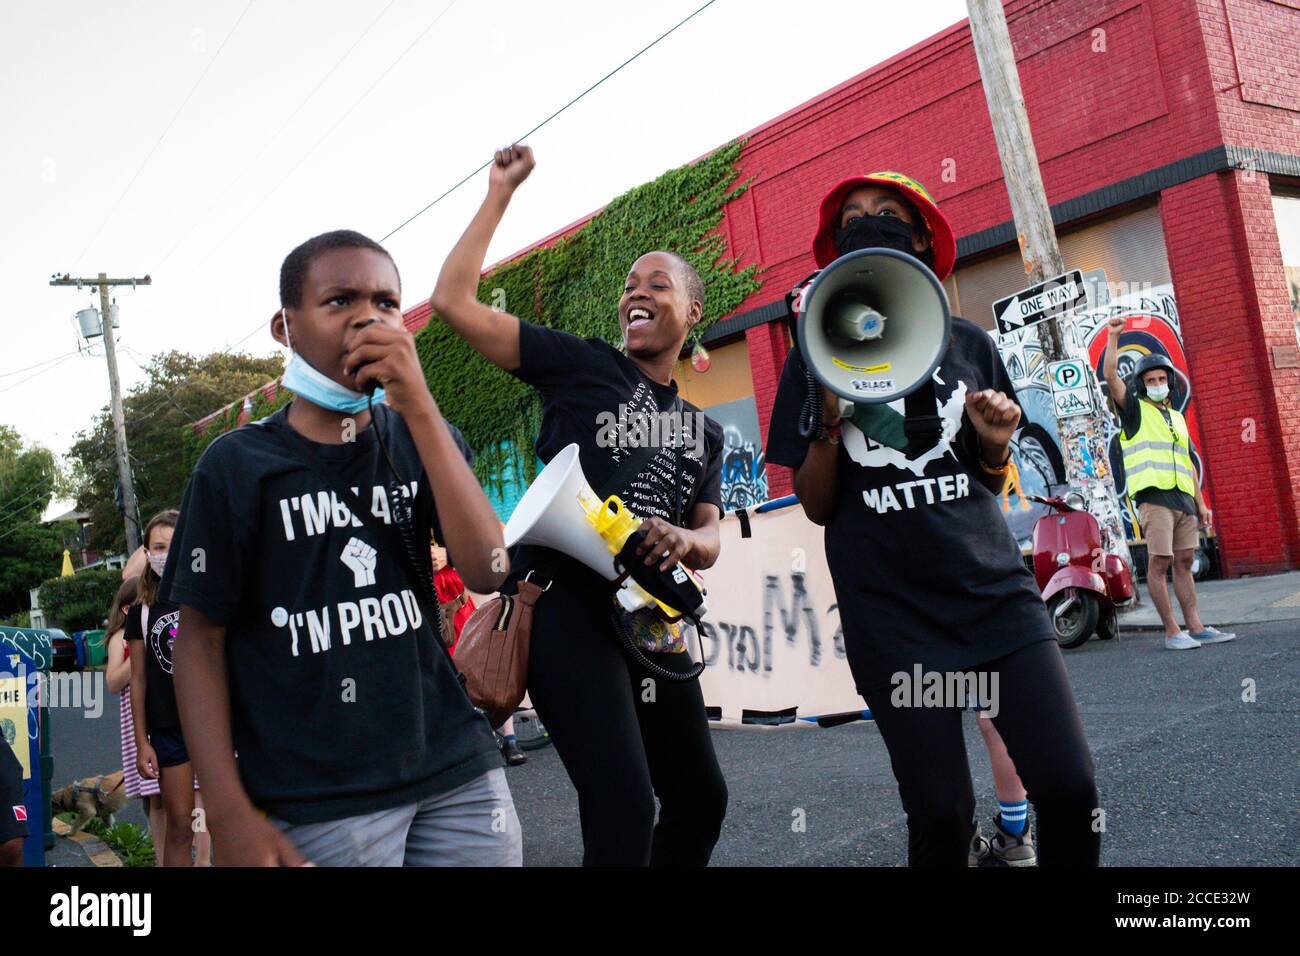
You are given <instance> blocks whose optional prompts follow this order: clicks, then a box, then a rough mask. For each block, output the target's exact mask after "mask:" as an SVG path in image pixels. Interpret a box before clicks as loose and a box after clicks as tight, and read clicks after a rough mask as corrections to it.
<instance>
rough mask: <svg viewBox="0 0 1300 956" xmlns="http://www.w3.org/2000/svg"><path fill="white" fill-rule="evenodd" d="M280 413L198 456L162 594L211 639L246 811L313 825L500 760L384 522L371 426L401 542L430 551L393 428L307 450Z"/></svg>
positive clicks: (441, 786)
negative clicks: (402, 486)
mask: <svg viewBox="0 0 1300 956" xmlns="http://www.w3.org/2000/svg"><path fill="white" fill-rule="evenodd" d="M289 407H292V406H288V407H286V408H284V409H281V410H280V411H277V412H276V413H275V414H273V415H271V416H269V417H267V418H264V419H262V420H260V421H258V422H255V423H252V424H250V425H245V426H244V427H242V428H239V429H236V430H235V431H233V432H230V433H228V434H226V435H223V436H221V437H220V438H218V439H217V440H216V441H214V442H213V443H212V444H211V445H210V446H209V447H208V449H207V450H206V451H205V452H204V454H203V457H202V458H201V459H200V460H199V463H198V465H197V467H196V468H195V470H194V474H193V475H192V476H191V478H190V483H189V486H188V487H187V488H186V490H185V499H184V502H183V503H182V505H181V518H180V522H179V525H178V528H177V532H176V536H175V538H174V539H173V541H172V545H171V555H170V559H169V561H168V563H167V569H166V573H165V574H164V577H163V585H162V588H163V593H165V594H166V595H167V597H168V598H169V599H170V600H172V601H175V602H176V603H178V604H182V605H190V606H192V607H195V608H197V609H198V610H199V611H201V612H203V613H204V614H205V615H207V616H208V617H210V618H211V619H212V620H214V621H215V622H217V623H218V624H221V625H224V626H225V628H226V662H227V668H228V673H229V685H230V705H231V725H232V732H233V735H234V745H235V749H236V750H237V751H238V753H239V761H238V763H239V772H240V777H241V779H242V780H243V783H244V787H245V789H246V790H247V791H248V794H249V797H250V798H251V799H252V801H253V803H254V804H255V805H257V806H258V807H260V808H262V809H264V810H266V811H268V812H270V813H272V814H274V815H276V816H278V817H281V818H283V819H285V820H287V821H289V822H290V823H314V822H319V821H325V820H333V819H339V818H341V817H346V816H353V815H356V814H360V813H369V812H373V811H376V810H382V809H387V808H391V807H396V806H401V805H404V804H408V803H412V802H415V801H418V800H421V799H423V798H425V797H427V796H430V795H432V794H436V793H441V792H444V791H446V790H450V789H452V788H454V787H457V786H460V785H461V784H463V783H466V782H468V781H469V780H471V779H473V778H475V777H477V776H479V775H481V774H483V773H485V772H486V771H488V770H489V769H492V768H493V767H497V766H500V756H499V754H498V752H497V748H496V746H495V742H494V740H493V737H492V733H491V729H490V728H489V727H488V726H487V722H486V721H485V720H484V719H483V718H482V717H481V716H480V715H478V714H476V713H475V711H474V709H473V707H472V706H471V704H470V702H469V699H468V698H467V697H466V696H465V693H464V691H463V690H462V689H461V687H460V685H459V683H458V681H457V680H456V677H455V674H454V673H453V671H452V668H451V665H450V664H449V662H448V661H447V659H446V655H445V654H444V653H443V651H442V650H441V648H439V646H438V641H439V637H438V629H437V621H436V619H435V620H432V621H431V620H430V617H432V616H434V615H435V614H436V610H435V609H433V608H428V607H425V606H424V605H423V603H422V600H421V598H422V595H421V592H420V586H419V585H418V584H417V583H415V575H414V572H413V571H412V570H411V569H410V567H409V558H408V557H407V555H406V552H405V548H404V543H403V540H402V536H401V532H400V529H399V528H398V527H397V526H396V524H395V520H394V518H393V516H392V515H391V514H390V507H389V498H388V485H389V481H390V479H391V477H392V476H391V472H390V470H389V467H388V465H387V462H386V461H385V460H384V459H383V457H382V455H381V454H380V452H379V449H378V442H377V441H376V437H375V428H376V427H379V428H382V429H383V430H384V439H385V443H386V444H387V446H388V450H389V453H390V454H391V455H392V456H393V460H394V462H395V463H396V466H397V468H398V469H399V471H400V472H401V474H402V476H403V477H404V478H405V479H406V480H407V481H408V482H412V483H413V484H414V485H415V489H414V492H415V498H414V515H413V523H414V527H415V529H416V535H417V539H418V540H421V541H428V540H429V535H430V532H431V531H432V532H433V533H434V534H435V535H436V536H437V538H438V540H439V541H441V540H443V538H442V535H441V533H440V529H439V528H438V526H437V520H436V513H435V510H434V508H435V505H434V501H433V496H432V493H431V491H430V488H429V480H428V476H427V475H426V474H425V473H424V471H423V466H422V464H421V461H420V457H419V453H418V451H417V449H416V447H415V443H414V441H413V439H412V438H411V435H410V432H409V431H408V429H407V427H406V423H405V422H404V421H403V420H402V418H401V416H400V415H398V414H397V413H396V412H394V411H392V410H391V409H390V408H388V407H387V406H383V405H380V406H376V407H375V419H376V421H375V422H374V423H373V424H372V425H371V426H369V427H367V428H366V429H364V430H363V431H360V432H358V433H357V434H356V435H355V436H353V440H351V441H347V442H344V443H342V444H337V445H334V444H320V443H317V442H313V441H311V440H309V439H307V438H305V437H304V436H302V435H300V434H299V433H298V432H296V431H295V430H294V429H293V428H291V427H290V426H289V424H288V420H287V416H288V408H289ZM453 436H454V437H455V438H456V440H457V443H458V444H459V445H460V446H461V449H462V453H463V454H467V452H468V450H467V449H465V448H464V442H463V440H462V439H461V438H460V436H459V433H457V432H455V431H454V430H453ZM313 463H314V467H313ZM182 639H184V638H182Z"/></svg>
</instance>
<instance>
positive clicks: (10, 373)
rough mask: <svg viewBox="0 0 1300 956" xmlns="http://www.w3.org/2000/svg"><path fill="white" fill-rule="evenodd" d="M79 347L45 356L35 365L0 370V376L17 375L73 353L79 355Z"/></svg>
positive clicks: (70, 355) (69, 356)
mask: <svg viewBox="0 0 1300 956" xmlns="http://www.w3.org/2000/svg"><path fill="white" fill-rule="evenodd" d="M80 354H81V349H77V350H76V351H73V352H65V353H63V354H62V355H55V356H54V357H53V358H47V359H46V360H45V361H44V362H37V363H36V364H35V365H28V366H27V367H26V368H16V369H14V370H13V371H12V372H0V378H8V377H9V376H10V375H18V374H20V373H22V372H30V371H31V370H32V369H34V368H39V367H40V366H42V365H49V364H50V363H51V362H57V361H58V360H59V359H64V358H71V357H72V356H74V355H80Z"/></svg>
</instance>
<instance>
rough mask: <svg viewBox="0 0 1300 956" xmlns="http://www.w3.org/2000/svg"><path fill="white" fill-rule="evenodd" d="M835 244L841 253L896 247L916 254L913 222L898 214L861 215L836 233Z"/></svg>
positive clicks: (895, 248) (910, 254) (911, 254)
mask: <svg viewBox="0 0 1300 956" xmlns="http://www.w3.org/2000/svg"><path fill="white" fill-rule="evenodd" d="M835 245H836V246H837V247H838V248H839V250H840V255H842V256H844V255H848V254H849V253H850V252H857V251H858V250H859V249H878V248H880V247H882V246H883V247H884V248H886V249H894V250H896V251H898V252H906V253H907V254H908V255H909V256H914V255H916V254H917V253H916V250H915V249H913V248H912V224H911V223H907V222H903V220H902V219H900V218H899V217H897V216H884V215H881V216H860V217H858V218H857V219H854V220H853V221H852V222H850V223H849V224H848V225H847V226H845V227H844V228H843V229H841V230H839V231H838V232H836V233H835Z"/></svg>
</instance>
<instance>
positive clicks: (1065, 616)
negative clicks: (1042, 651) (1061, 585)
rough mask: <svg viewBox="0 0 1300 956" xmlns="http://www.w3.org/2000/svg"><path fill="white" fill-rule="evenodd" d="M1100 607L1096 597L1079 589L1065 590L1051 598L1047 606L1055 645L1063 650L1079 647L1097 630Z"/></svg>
mask: <svg viewBox="0 0 1300 956" xmlns="http://www.w3.org/2000/svg"><path fill="white" fill-rule="evenodd" d="M1100 613H1101V606H1100V604H1099V603H1098V601H1097V596H1096V595H1095V594H1092V593H1091V592H1089V591H1083V590H1080V589H1079V588H1065V589H1064V590H1062V591H1059V592H1057V593H1056V594H1055V595H1053V596H1052V599H1051V601H1049V602H1048V605H1047V614H1048V617H1050V618H1051V619H1052V630H1053V631H1055V632H1056V643H1057V644H1059V645H1060V646H1061V647H1064V648H1071V647H1080V646H1082V645H1083V644H1086V643H1087V642H1088V639H1089V638H1090V637H1092V635H1093V633H1094V632H1095V631H1096V630H1097V618H1098V616H1099V615H1100Z"/></svg>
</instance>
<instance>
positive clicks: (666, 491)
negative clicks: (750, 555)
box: [511, 321, 722, 579]
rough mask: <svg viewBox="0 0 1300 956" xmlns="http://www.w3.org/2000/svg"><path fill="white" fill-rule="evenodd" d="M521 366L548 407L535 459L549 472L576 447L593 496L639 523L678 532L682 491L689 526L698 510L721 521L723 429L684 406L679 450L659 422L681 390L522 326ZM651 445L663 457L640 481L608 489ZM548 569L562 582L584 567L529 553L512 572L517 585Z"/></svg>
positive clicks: (578, 342)
mask: <svg viewBox="0 0 1300 956" xmlns="http://www.w3.org/2000/svg"><path fill="white" fill-rule="evenodd" d="M519 360H520V365H519V368H518V369H517V370H516V371H515V373H514V374H515V375H516V376H517V377H518V378H519V379H521V380H522V381H524V382H527V383H528V384H529V385H532V386H533V387H534V388H536V389H537V391H538V393H539V394H540V395H541V399H542V424H541V428H540V430H539V431H538V435H537V442H536V449H537V454H538V456H539V457H540V458H541V459H542V461H543V462H549V461H550V460H551V459H552V458H553V457H555V455H556V454H558V453H559V452H560V451H561V450H563V449H564V448H565V447H566V446H568V445H569V444H572V443H575V442H576V443H577V445H578V447H579V460H580V461H581V463H582V472H583V474H584V475H586V477H587V481H589V482H590V483H591V487H592V488H593V489H594V490H595V491H596V493H597V494H599V495H601V496H602V497H605V496H608V495H611V494H614V495H618V496H619V498H620V499H622V501H623V504H624V505H626V506H627V508H628V509H629V510H630V511H631V512H632V514H634V515H636V516H637V517H638V518H648V517H651V516H657V517H660V518H663V519H665V520H666V521H669V522H673V521H674V520H675V519H674V511H675V510H676V506H677V498H676V496H677V494H678V491H679V490H680V495H681V515H682V517H681V525H683V526H687V525H689V523H690V514H691V509H692V508H693V507H694V506H695V505H696V504H699V503H704V504H711V505H715V506H716V507H717V509H718V513H719V514H721V513H722V427H721V426H720V425H718V423H717V422H715V421H714V420H713V419H711V418H709V417H708V416H707V415H705V414H704V413H703V412H702V411H700V409H699V408H698V407H696V406H695V405H692V404H691V403H690V402H687V401H685V400H683V401H682V411H683V412H684V413H685V414H684V416H683V420H684V422H685V428H684V429H683V430H682V432H681V435H680V438H681V443H680V447H672V442H673V439H672V438H671V437H670V435H671V433H670V432H665V431H664V428H663V425H664V423H665V421H666V420H665V419H663V418H658V417H656V416H659V415H660V414H661V413H667V412H671V411H672V410H673V408H674V403H675V400H676V398H677V386H676V383H673V384H671V385H661V384H660V383H658V382H655V381H652V380H651V379H649V378H647V377H646V375H645V373H643V372H642V371H641V370H640V369H639V368H638V367H637V366H636V364H635V363H634V362H633V361H632V360H631V359H629V358H628V357H627V356H626V355H624V354H622V353H621V352H619V351H618V349H616V348H614V347H613V346H612V345H610V344H609V343H607V342H603V341H601V340H600V339H580V338H578V337H577V336H576V335H571V334H569V333H568V332H561V331H559V330H557V329H548V328H546V327H544V326H540V325H533V324H531V323H529V322H524V321H520V323H519ZM620 434H621V436H622V440H620V437H619V436H620ZM646 441H649V442H651V443H653V444H657V445H658V451H657V453H656V454H655V456H654V457H653V458H651V459H650V460H649V462H648V463H647V464H646V465H644V466H643V467H642V468H641V469H640V473H639V474H638V475H636V476H634V477H632V478H630V479H628V480H627V481H624V482H622V483H621V484H620V487H617V488H607V487H606V485H607V484H608V482H609V480H610V479H611V478H613V477H614V476H615V475H616V474H617V473H618V471H619V468H620V466H621V465H622V464H623V462H625V461H626V460H627V456H628V455H631V454H633V453H634V452H635V450H636V449H635V447H633V446H635V445H636V444H637V443H644V442H646ZM540 564H544V565H545V566H546V567H548V568H549V569H550V570H551V571H552V572H554V573H558V574H564V573H565V572H566V571H573V570H575V568H574V566H575V565H577V562H576V561H574V560H573V559H572V558H568V557H566V556H563V555H560V554H559V553H558V552H556V551H552V550H550V549H549V548H536V547H521V548H519V549H517V551H516V553H515V555H514V556H513V560H512V562H511V578H512V579H515V578H518V577H520V576H522V575H523V574H524V573H525V572H526V571H527V570H528V569H530V568H532V567H534V566H537V565H540Z"/></svg>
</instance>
